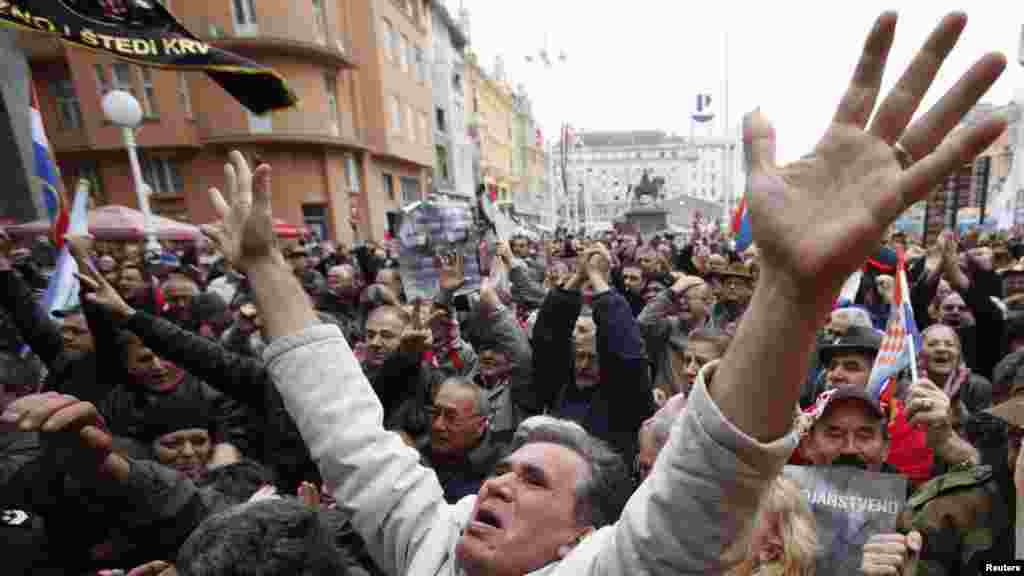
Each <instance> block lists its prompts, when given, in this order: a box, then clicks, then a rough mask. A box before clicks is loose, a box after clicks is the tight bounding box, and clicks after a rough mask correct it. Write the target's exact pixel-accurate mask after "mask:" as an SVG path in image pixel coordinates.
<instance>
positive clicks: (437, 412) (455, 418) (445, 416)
mask: <svg viewBox="0 0 1024 576" xmlns="http://www.w3.org/2000/svg"><path fill="white" fill-rule="evenodd" d="M427 414H428V415H429V416H430V421H431V422H433V421H434V420H437V419H438V418H440V419H441V421H442V422H444V423H445V424H449V425H452V426H461V425H463V424H466V423H467V422H472V421H473V420H475V419H476V418H478V417H479V416H478V415H477V414H471V415H469V416H463V415H461V414H459V413H458V412H457V411H456V410H455V409H453V408H446V407H444V406H428V407H427Z"/></svg>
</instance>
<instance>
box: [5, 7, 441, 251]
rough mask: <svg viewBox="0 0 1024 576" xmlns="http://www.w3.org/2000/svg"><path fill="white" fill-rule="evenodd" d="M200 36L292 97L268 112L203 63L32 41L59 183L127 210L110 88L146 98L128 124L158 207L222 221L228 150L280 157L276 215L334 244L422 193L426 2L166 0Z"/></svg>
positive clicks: (370, 230)
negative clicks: (107, 116) (142, 61)
mask: <svg viewBox="0 0 1024 576" xmlns="http://www.w3.org/2000/svg"><path fill="white" fill-rule="evenodd" d="M165 5H166V6H167V7H168V9H169V10H170V11H171V12H172V13H173V14H174V15H175V16H176V17H177V18H178V19H179V20H180V21H181V22H182V23H183V24H184V25H185V26H186V27H187V28H188V29H189V30H191V31H192V32H193V33H195V34H196V35H198V36H199V37H200V38H202V39H203V40H204V41H207V42H210V43H212V44H214V45H216V46H219V47H222V48H224V49H227V50H231V51H233V52H236V53H239V54H241V55H243V56H246V57H248V58H251V59H253V60H256V61H259V62H261V63H264V64H267V65H269V66H272V67H274V68H275V69H276V70H277V71H279V72H280V73H281V74H283V75H284V76H285V77H286V78H287V80H288V82H289V84H290V85H291V87H292V89H293V90H294V91H295V92H296V93H297V94H298V96H299V98H300V100H301V102H300V104H299V106H298V107H296V108H294V109H290V110H283V111H278V112H276V113H274V114H272V115H268V116H263V117H259V116H255V115H253V114H251V113H249V112H248V111H246V110H245V109H244V108H242V107H241V106H240V105H239V104H238V103H237V102H236V101H235V100H233V99H232V98H231V97H230V96H228V95H227V94H226V93H225V92H224V91H223V90H221V89H220V88H219V87H218V86H217V85H215V84H214V83H213V82H212V81H210V80H209V79H208V78H206V77H205V76H204V75H202V74H199V73H182V72H176V71H165V70H157V69H151V68H143V67H139V66H135V65H133V64H129V63H126V62H121V61H118V60H115V59H113V58H111V57H108V56H105V55H100V54H96V53H92V52H88V51H85V50H79V49H74V48H66V47H64V46H62V45H61V44H60V43H58V42H56V41H55V40H51V39H48V38H40V37H31V38H29V39H27V40H25V41H24V42H23V45H22V47H23V48H24V49H25V51H26V54H27V55H28V58H29V62H30V66H31V70H32V77H33V81H34V84H35V87H36V90H37V92H38V94H39V100H40V107H41V111H42V113H43V117H44V121H45V123H46V126H47V130H48V132H49V136H50V141H51V145H52V146H53V148H54V152H55V154H56V156H57V162H58V164H59V165H60V167H61V171H62V174H63V176H64V178H65V182H66V183H67V184H70V182H72V181H74V180H76V179H77V178H79V177H84V178H88V179H89V180H91V181H92V182H93V183H94V191H95V194H94V197H95V198H96V200H97V202H101V203H116V204H123V205H127V206H135V204H136V200H135V194H134V191H133V190H134V189H133V186H132V182H131V175H130V169H129V166H128V158H127V154H126V152H125V150H124V147H123V144H122V142H121V137H120V134H119V132H118V129H117V128H115V127H113V126H111V125H110V124H109V123H107V122H106V121H105V120H104V117H103V113H102V111H101V109H100V100H101V98H102V97H103V95H104V94H105V93H106V92H107V91H108V90H112V89H119V90H127V91H129V92H131V93H132V94H134V95H135V97H136V98H137V99H138V100H139V102H140V104H141V105H142V109H143V111H144V116H145V120H144V121H143V124H142V126H141V127H140V129H139V131H138V135H137V139H138V143H139V152H140V160H141V163H142V170H143V176H144V179H145V180H146V182H147V183H148V184H149V186H150V187H151V188H152V190H153V196H152V198H151V204H152V207H153V210H154V212H157V213H159V214H162V215H166V216H171V217H176V218H180V219H188V220H191V221H193V222H197V223H204V222H209V221H212V220H213V219H214V218H215V214H214V212H213V209H212V207H211V206H210V203H209V200H208V198H207V192H206V190H207V188H208V187H210V186H212V185H219V184H220V183H222V181H223V164H224V162H225V161H226V159H227V153H228V152H229V151H230V150H232V149H238V150H241V151H242V152H243V153H244V154H246V155H247V156H249V157H250V158H251V159H254V160H255V159H258V160H262V161H266V162H269V163H271V164H272V165H273V167H274V182H275V185H274V187H275V189H274V196H273V202H274V212H275V214H276V215H277V216H279V217H281V218H283V219H284V220H286V221H288V222H290V223H292V224H305V225H306V226H308V227H309V228H310V229H311V230H313V231H314V232H315V233H317V234H319V235H321V236H323V237H325V238H332V239H335V240H338V241H342V242H352V241H353V240H355V239H364V240H370V239H381V238H383V236H384V233H385V230H386V227H387V218H386V214H385V213H386V211H387V210H391V209H395V208H397V207H398V206H400V204H401V203H402V202H403V201H411V200H413V199H418V198H420V197H421V196H422V193H423V190H424V189H425V188H426V186H427V180H428V178H429V172H430V167H431V165H432V160H433V135H432V133H431V132H432V131H431V129H430V125H431V122H430V115H431V114H432V110H433V103H432V98H431V79H430V74H429V70H428V64H427V60H426V53H427V51H428V50H429V48H430V36H431V27H432V24H431V21H432V15H431V8H430V1H429V0H404V1H403V0H297V1H295V2H287V3H281V2H270V1H268V0H210V1H209V2H191V1H188V0H168V1H167V2H165Z"/></svg>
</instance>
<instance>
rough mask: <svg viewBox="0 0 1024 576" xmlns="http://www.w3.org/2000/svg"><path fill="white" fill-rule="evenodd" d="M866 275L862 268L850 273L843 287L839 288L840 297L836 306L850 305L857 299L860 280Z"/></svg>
mask: <svg viewBox="0 0 1024 576" xmlns="http://www.w3.org/2000/svg"><path fill="white" fill-rule="evenodd" d="M863 277H864V270H863V269H860V270H857V271H856V272H854V273H853V274H850V276H849V278H847V279H846V282H843V287H842V288H840V289H839V299H838V300H837V301H836V307H837V308H838V307H842V306H850V305H852V304H853V303H854V302H856V300H857V293H858V292H860V282H861V279H862V278H863Z"/></svg>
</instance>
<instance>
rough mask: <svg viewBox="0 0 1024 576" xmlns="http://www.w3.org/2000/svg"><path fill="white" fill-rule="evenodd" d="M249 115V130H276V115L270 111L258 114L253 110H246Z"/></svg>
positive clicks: (257, 131)
mask: <svg viewBox="0 0 1024 576" xmlns="http://www.w3.org/2000/svg"><path fill="white" fill-rule="evenodd" d="M246 112H247V113H248V115H249V131H250V132H252V133H253V134H267V133H270V132H273V131H274V116H273V115H272V114H270V113H269V112H268V113H266V114H264V115H262V116H257V115H256V114H253V113H252V112H249V111H248V110H247V111H246Z"/></svg>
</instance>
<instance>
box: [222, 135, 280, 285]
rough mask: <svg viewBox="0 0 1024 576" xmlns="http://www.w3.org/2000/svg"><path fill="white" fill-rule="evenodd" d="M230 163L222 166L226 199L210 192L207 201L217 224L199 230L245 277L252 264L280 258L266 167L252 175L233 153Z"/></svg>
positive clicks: (244, 161)
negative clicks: (213, 210) (214, 214)
mask: <svg viewBox="0 0 1024 576" xmlns="http://www.w3.org/2000/svg"><path fill="white" fill-rule="evenodd" d="M230 160H231V163H230V164H227V165H225V166H224V176H225V178H226V181H227V186H226V188H225V192H226V195H227V198H225V197H224V195H223V194H221V191H220V190H218V189H217V188H210V200H211V202H213V207H214V208H215V209H216V210H217V214H218V215H219V216H220V218H221V220H220V222H219V223H218V224H216V225H213V226H204V227H203V228H202V230H203V233H204V234H206V236H207V237H208V238H209V239H210V241H211V242H213V244H214V245H215V246H216V247H217V250H219V251H220V253H221V254H223V255H224V258H225V259H226V260H227V261H228V262H230V263H231V265H232V266H234V267H235V268H236V269H238V270H240V271H241V272H243V273H245V272H246V271H247V270H248V269H249V267H250V266H253V265H254V264H257V263H260V262H266V261H273V260H277V261H280V260H283V257H282V256H281V253H280V251H279V250H278V248H277V237H276V236H275V235H274V225H273V218H272V216H271V210H270V166H268V165H266V164H263V165H261V166H259V167H257V168H256V172H255V173H253V172H252V170H251V169H250V168H249V163H248V162H246V160H245V157H244V156H242V154H241V153H240V152H238V151H237V150H235V151H232V152H231V155H230Z"/></svg>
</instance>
